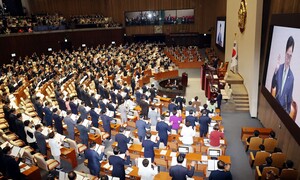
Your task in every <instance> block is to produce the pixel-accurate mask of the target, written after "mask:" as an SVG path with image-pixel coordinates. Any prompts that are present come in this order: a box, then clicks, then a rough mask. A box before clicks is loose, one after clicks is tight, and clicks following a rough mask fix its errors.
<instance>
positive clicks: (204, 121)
mask: <svg viewBox="0 0 300 180" xmlns="http://www.w3.org/2000/svg"><path fill="white" fill-rule="evenodd" d="M210 122H211V119H210V118H209V117H208V116H201V117H200V118H199V124H200V131H201V130H202V131H204V132H207V131H208V125H209V124H210Z"/></svg>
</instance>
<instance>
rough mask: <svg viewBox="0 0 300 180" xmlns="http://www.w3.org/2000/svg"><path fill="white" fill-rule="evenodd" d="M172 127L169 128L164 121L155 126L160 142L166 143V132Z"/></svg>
mask: <svg viewBox="0 0 300 180" xmlns="http://www.w3.org/2000/svg"><path fill="white" fill-rule="evenodd" d="M171 128H172V126H169V125H168V124H167V123H165V122H164V121H160V122H158V123H157V124H156V131H158V136H159V138H160V140H161V142H167V141H168V131H169V132H170V131H171Z"/></svg>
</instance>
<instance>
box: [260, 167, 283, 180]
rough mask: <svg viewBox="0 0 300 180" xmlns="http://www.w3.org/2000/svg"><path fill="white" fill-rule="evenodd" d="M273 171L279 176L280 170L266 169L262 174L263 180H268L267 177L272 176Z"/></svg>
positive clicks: (274, 168)
mask: <svg viewBox="0 0 300 180" xmlns="http://www.w3.org/2000/svg"><path fill="white" fill-rule="evenodd" d="M271 171H273V173H274V174H276V175H278V176H279V169H278V168H276V167H265V168H264V169H263V172H262V173H261V180H265V179H267V175H268V174H270V173H269V172H271Z"/></svg>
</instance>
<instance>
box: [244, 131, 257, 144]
mask: <svg viewBox="0 0 300 180" xmlns="http://www.w3.org/2000/svg"><path fill="white" fill-rule="evenodd" d="M259 134H260V133H259V131H258V130H255V131H254V132H253V136H249V137H248V138H247V142H248V143H250V140H251V138H252V137H259Z"/></svg>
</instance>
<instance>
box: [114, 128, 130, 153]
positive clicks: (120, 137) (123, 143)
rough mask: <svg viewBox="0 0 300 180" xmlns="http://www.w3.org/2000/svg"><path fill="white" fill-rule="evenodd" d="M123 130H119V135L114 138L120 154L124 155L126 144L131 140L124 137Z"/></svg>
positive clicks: (126, 148)
mask: <svg viewBox="0 0 300 180" xmlns="http://www.w3.org/2000/svg"><path fill="white" fill-rule="evenodd" d="M124 132H125V129H124V128H123V127H121V128H120V130H119V134H117V135H116V136H115V141H116V142H117V143H118V147H119V148H120V153H125V152H126V151H127V150H128V147H127V144H128V143H129V142H130V140H131V138H130V137H126V136H125V135H124Z"/></svg>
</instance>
